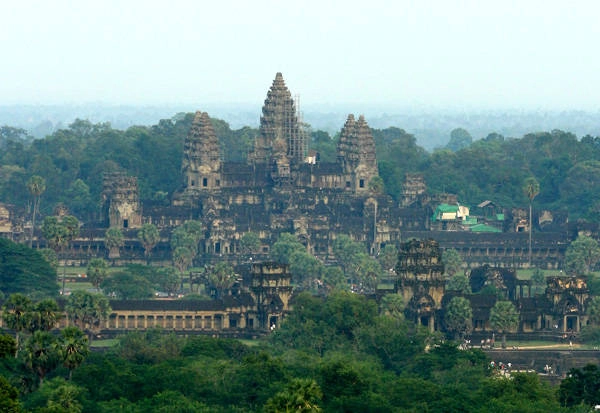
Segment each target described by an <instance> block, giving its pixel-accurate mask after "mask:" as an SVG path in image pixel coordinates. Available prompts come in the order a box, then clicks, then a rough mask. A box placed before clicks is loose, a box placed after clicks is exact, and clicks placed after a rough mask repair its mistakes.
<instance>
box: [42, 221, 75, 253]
mask: <svg viewBox="0 0 600 413" xmlns="http://www.w3.org/2000/svg"><path fill="white" fill-rule="evenodd" d="M42 235H43V237H44V238H45V239H46V240H47V241H48V245H50V248H52V249H53V250H54V251H56V253H57V254H58V253H59V252H61V251H64V250H65V249H66V248H67V247H68V246H69V243H70V242H71V240H73V238H75V237H76V236H77V235H79V221H78V220H77V218H75V217H74V216H72V215H66V216H64V217H60V218H59V217H55V216H48V217H46V218H44V222H43V223H42Z"/></svg>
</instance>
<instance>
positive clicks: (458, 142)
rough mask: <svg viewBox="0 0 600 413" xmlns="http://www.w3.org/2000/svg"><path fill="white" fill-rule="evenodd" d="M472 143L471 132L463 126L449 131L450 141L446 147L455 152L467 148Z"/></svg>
mask: <svg viewBox="0 0 600 413" xmlns="http://www.w3.org/2000/svg"><path fill="white" fill-rule="evenodd" d="M471 143H473V137H472V136H471V134H470V133H469V132H468V131H467V130H466V129H463V128H456V129H453V130H452V132H450V141H449V142H448V144H447V145H446V148H448V149H450V150H451V151H452V152H457V151H459V150H461V149H464V148H467V147H469V146H470V145H471Z"/></svg>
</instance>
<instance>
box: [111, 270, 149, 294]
mask: <svg viewBox="0 0 600 413" xmlns="http://www.w3.org/2000/svg"><path fill="white" fill-rule="evenodd" d="M100 287H101V288H102V290H103V291H104V292H105V293H106V294H107V295H111V296H115V297H116V298H118V299H119V300H142V299H145V298H150V297H152V295H153V294H154V290H153V288H152V283H151V282H150V281H149V280H148V279H147V278H145V277H142V276H139V275H135V274H132V273H131V272H129V271H117V272H114V273H112V274H111V275H110V277H107V278H106V279H105V280H104V281H103V282H102V283H101V284H100Z"/></svg>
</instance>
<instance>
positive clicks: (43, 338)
mask: <svg viewBox="0 0 600 413" xmlns="http://www.w3.org/2000/svg"><path fill="white" fill-rule="evenodd" d="M56 344H57V343H56V338H55V337H54V336H53V335H52V334H51V333H49V332H47V331H39V330H38V331H36V332H34V333H33V335H32V336H31V337H29V339H28V340H27V343H26V344H25V352H26V353H25V363H26V365H27V367H29V368H30V369H31V370H32V371H33V372H34V373H35V374H36V375H37V376H38V378H39V379H40V385H41V384H42V383H43V382H44V378H45V377H46V374H48V372H50V371H52V370H54V369H55V368H56V367H57V366H58V363H59V362H60V353H59V351H58V347H57V345H56Z"/></svg>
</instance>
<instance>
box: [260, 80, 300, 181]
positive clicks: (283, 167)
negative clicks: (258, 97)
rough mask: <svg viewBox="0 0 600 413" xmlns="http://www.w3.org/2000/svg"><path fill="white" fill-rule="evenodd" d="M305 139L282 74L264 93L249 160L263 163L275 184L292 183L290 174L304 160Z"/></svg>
mask: <svg viewBox="0 0 600 413" xmlns="http://www.w3.org/2000/svg"><path fill="white" fill-rule="evenodd" d="M304 140H305V136H304V134H303V133H302V131H301V130H300V127H299V125H298V116H297V114H296V106H295V104H294V99H292V95H291V93H290V91H289V89H288V88H287V86H286V85H285V82H284V80H283V76H282V74H281V73H277V74H276V75H275V80H273V84H272V85H271V88H270V89H269V91H268V92H267V98H266V99H265V104H264V106H263V108H262V116H261V117H260V129H259V135H258V136H257V138H256V140H255V142H254V152H253V153H252V154H251V155H250V156H249V161H250V162H252V163H255V164H265V165H266V166H267V168H266V170H267V171H269V173H270V177H271V178H272V179H273V181H274V182H275V183H279V184H285V183H290V182H291V181H292V175H293V171H294V170H295V169H296V168H297V166H298V165H300V164H301V163H302V162H303V161H304V156H305V153H304V148H305V145H306V142H305V141H304Z"/></svg>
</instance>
